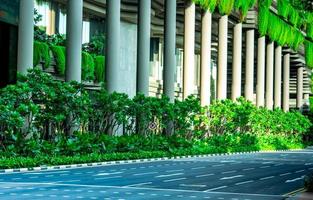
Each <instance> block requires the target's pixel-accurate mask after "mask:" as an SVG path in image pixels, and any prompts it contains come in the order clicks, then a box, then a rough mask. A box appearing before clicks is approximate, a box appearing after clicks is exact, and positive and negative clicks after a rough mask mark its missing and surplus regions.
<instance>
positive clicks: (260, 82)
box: [256, 36, 265, 107]
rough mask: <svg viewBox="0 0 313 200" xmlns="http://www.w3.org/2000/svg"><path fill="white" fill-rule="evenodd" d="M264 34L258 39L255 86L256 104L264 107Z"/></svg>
mask: <svg viewBox="0 0 313 200" xmlns="http://www.w3.org/2000/svg"><path fill="white" fill-rule="evenodd" d="M264 88H265V36H263V37H260V38H259V39H258V69H257V88H256V98H257V99H256V105H257V106H258V107H264V91H265V89H264Z"/></svg>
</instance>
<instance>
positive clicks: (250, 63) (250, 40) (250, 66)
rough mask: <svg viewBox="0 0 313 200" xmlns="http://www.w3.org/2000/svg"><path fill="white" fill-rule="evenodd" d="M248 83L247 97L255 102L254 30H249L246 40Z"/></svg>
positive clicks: (246, 88)
mask: <svg viewBox="0 0 313 200" xmlns="http://www.w3.org/2000/svg"><path fill="white" fill-rule="evenodd" d="M245 75H246V83H245V98H246V99H247V100H249V101H251V102H253V100H254V97H253V86H254V30H253V29H252V30H248V31H247V41H246V74H245Z"/></svg>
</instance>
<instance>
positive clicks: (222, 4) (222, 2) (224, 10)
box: [218, 0, 235, 15]
mask: <svg viewBox="0 0 313 200" xmlns="http://www.w3.org/2000/svg"><path fill="white" fill-rule="evenodd" d="M234 4H235V0H219V4H218V9H219V12H220V13H221V14H222V15H230V13H231V12H232V10H233V7H234Z"/></svg>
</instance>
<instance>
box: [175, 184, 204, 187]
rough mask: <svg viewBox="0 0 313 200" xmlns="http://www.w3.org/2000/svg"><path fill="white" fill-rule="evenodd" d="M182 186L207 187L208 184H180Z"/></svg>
mask: <svg viewBox="0 0 313 200" xmlns="http://www.w3.org/2000/svg"><path fill="white" fill-rule="evenodd" d="M179 186H182V187H206V185H194V184H179Z"/></svg>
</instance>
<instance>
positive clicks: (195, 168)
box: [191, 167, 205, 170]
mask: <svg viewBox="0 0 313 200" xmlns="http://www.w3.org/2000/svg"><path fill="white" fill-rule="evenodd" d="M191 169H192V170H197V169H205V167H194V168H191Z"/></svg>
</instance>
